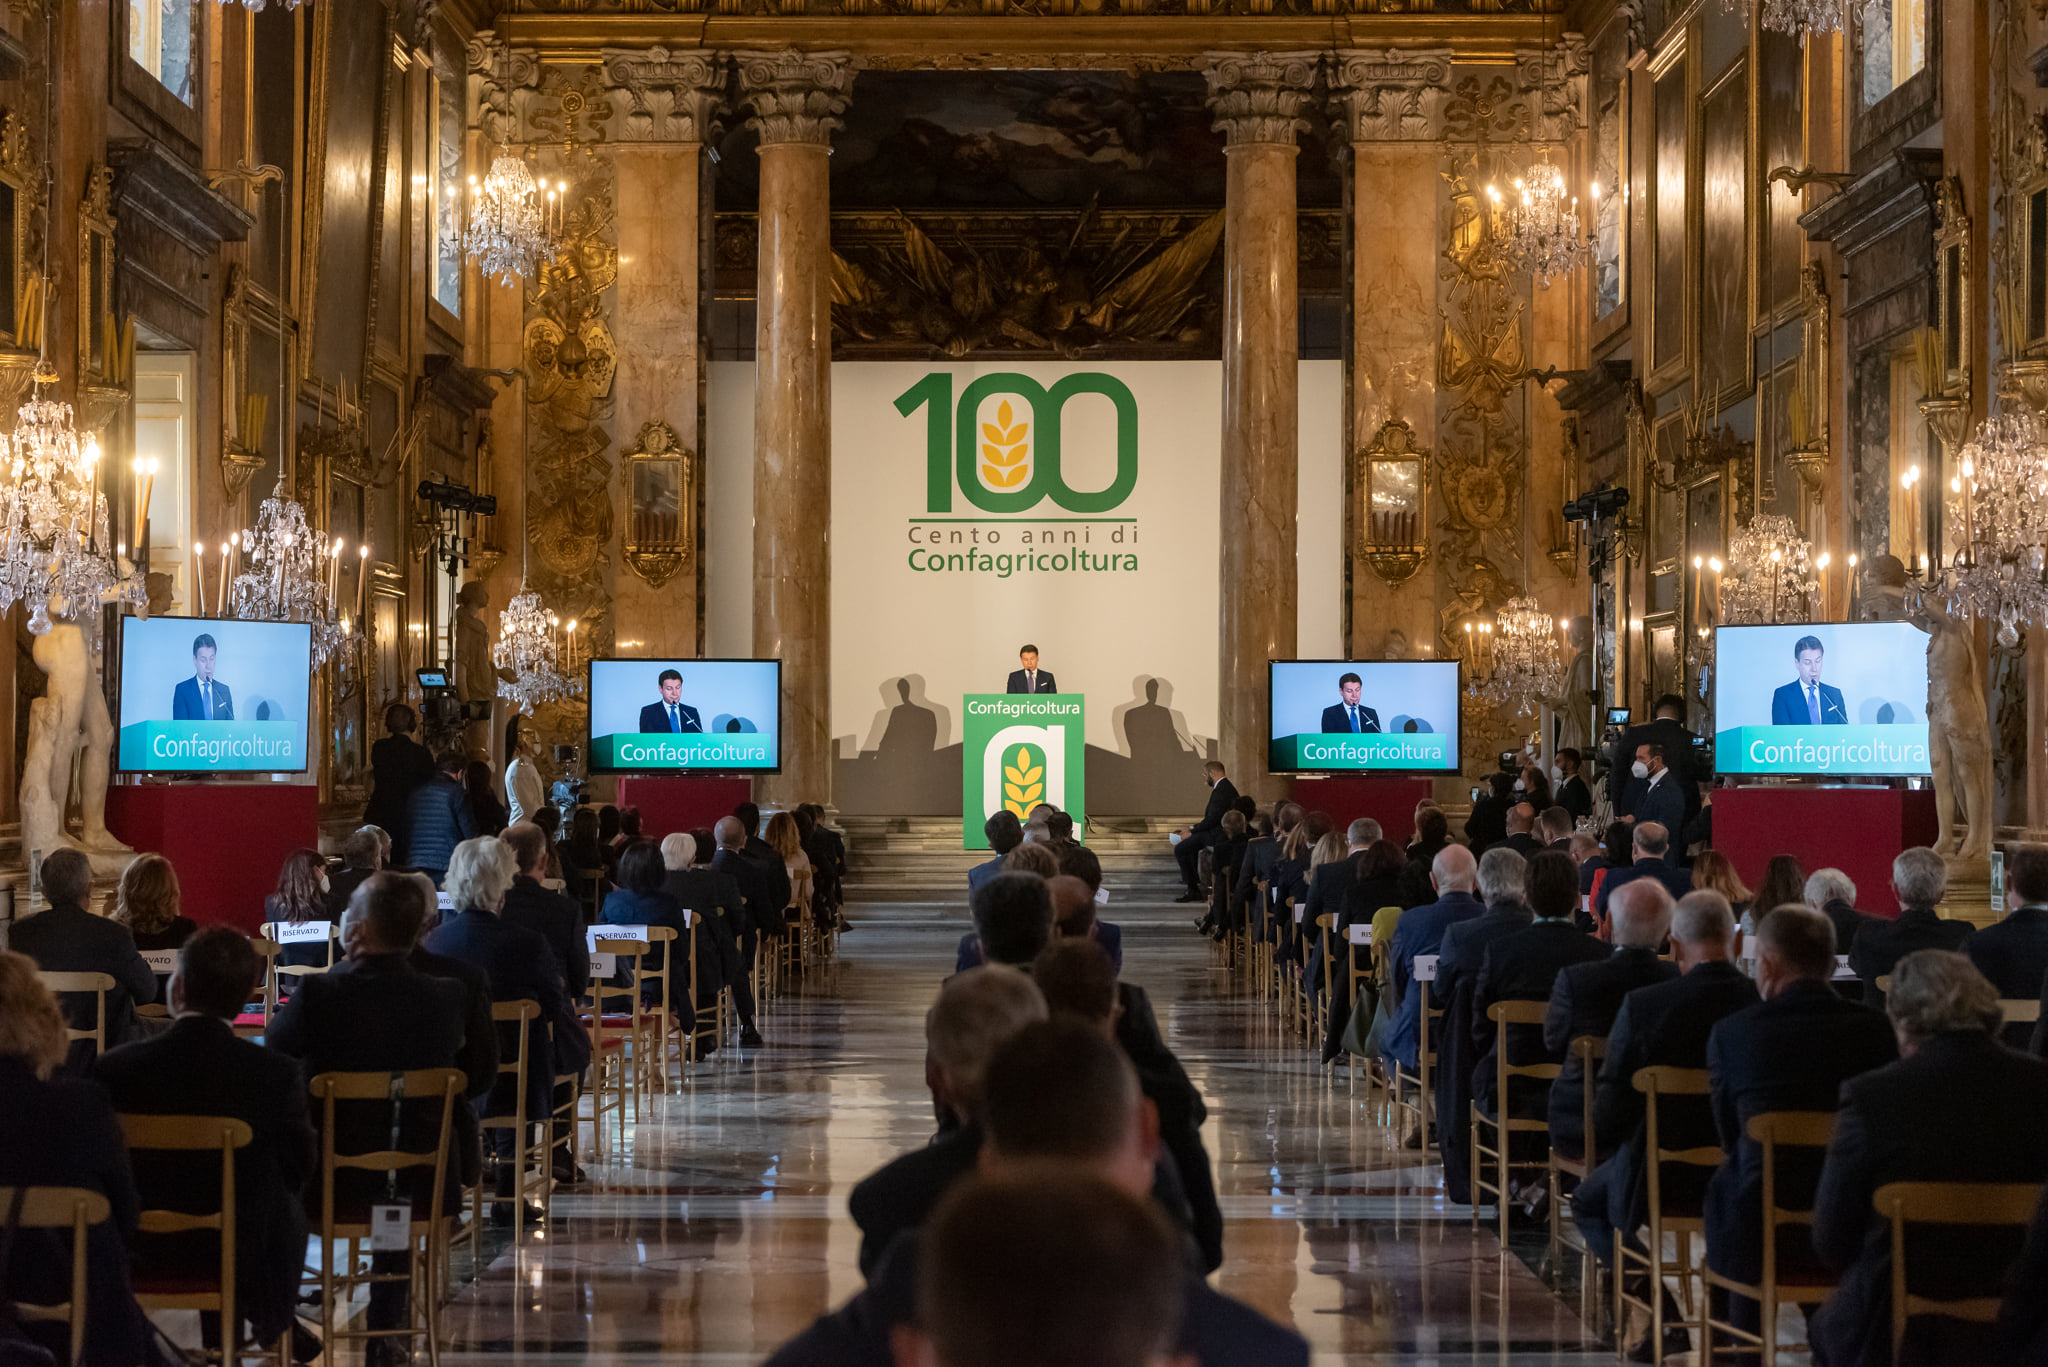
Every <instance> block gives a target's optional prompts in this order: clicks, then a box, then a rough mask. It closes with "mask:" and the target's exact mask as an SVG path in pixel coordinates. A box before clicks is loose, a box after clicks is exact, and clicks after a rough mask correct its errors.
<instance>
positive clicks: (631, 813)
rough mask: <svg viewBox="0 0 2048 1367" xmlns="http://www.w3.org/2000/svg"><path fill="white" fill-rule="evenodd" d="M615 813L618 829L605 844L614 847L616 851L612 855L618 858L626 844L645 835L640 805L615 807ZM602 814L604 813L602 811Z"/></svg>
mask: <svg viewBox="0 0 2048 1367" xmlns="http://www.w3.org/2000/svg"><path fill="white" fill-rule="evenodd" d="M613 814H614V816H615V818H616V823H617V829H616V830H614V831H613V832H612V835H611V838H610V839H608V840H606V841H605V844H607V845H609V846H610V847H611V848H612V850H613V851H614V854H613V856H612V857H613V858H614V859H617V858H618V857H619V855H620V854H622V853H624V851H625V848H626V846H628V845H630V844H632V843H633V842H634V841H635V840H640V839H643V838H644V837H643V836H642V834H641V828H640V809H639V808H638V807H618V808H614V809H613ZM600 815H602V814H601V813H600Z"/></svg>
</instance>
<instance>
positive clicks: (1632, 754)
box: [1607, 717, 1700, 840]
mask: <svg viewBox="0 0 2048 1367" xmlns="http://www.w3.org/2000/svg"><path fill="white" fill-rule="evenodd" d="M1692 742H1693V734H1692V732H1690V731H1688V730H1686V729H1685V727H1684V725H1683V724H1682V723H1680V722H1675V721H1672V720H1671V719H1670V718H1669V717H1663V718H1660V719H1658V720H1656V721H1652V722H1646V723H1644V724H1643V725H1641V726H1631V727H1630V728H1629V729H1628V730H1626V731H1624V732H1622V733H1621V739H1620V740H1618V741H1616V742H1615V743H1614V748H1613V749H1611V750H1609V751H1608V752H1607V765H1608V768H1607V805H1608V806H1610V807H1612V808H1614V810H1615V811H1616V812H1625V811H1627V810H1628V807H1627V806H1626V804H1624V803H1623V801H1622V797H1623V795H1624V794H1625V793H1626V792H1627V791H1628V785H1629V783H1630V782H1631V781H1632V780H1633V777H1634V776H1633V775H1632V774H1631V773H1630V772H1629V766H1630V765H1632V764H1634V763H1635V760H1636V748H1637V747H1638V746H1642V745H1651V744H1655V745H1661V746H1663V747H1664V764H1665V766H1666V767H1667V768H1669V769H1670V770H1671V776H1672V777H1673V778H1675V779H1677V780H1678V786H1679V788H1680V790H1681V791H1682V792H1683V793H1684V794H1685V815H1686V819H1687V820H1690V819H1691V818H1692V814H1693V813H1694V812H1697V811H1698V810H1699V809H1700V792H1699V780H1700V775H1698V774H1696V773H1694V772H1693V756H1692ZM1658 786H1660V787H1661V786H1662V785H1661V784H1660V785H1658ZM1671 836H1672V839H1674V840H1676V839H1677V838H1678V828H1677V827H1673V828H1672V832H1671Z"/></svg>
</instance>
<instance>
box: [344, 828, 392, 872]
mask: <svg viewBox="0 0 2048 1367" xmlns="http://www.w3.org/2000/svg"><path fill="white" fill-rule="evenodd" d="M383 834H384V833H383V832H382V831H380V830H378V829H377V828H376V827H374V826H364V827H362V828H361V829H360V830H354V831H351V832H349V836H348V839H346V840H344V841H342V842H341V862H342V863H343V864H346V865H347V866H348V867H349V868H351V869H354V870H356V871H357V872H359V873H375V872H376V871H377V870H378V869H381V868H383V867H384V841H383V840H382V839H381V838H380V837H382V836H383Z"/></svg>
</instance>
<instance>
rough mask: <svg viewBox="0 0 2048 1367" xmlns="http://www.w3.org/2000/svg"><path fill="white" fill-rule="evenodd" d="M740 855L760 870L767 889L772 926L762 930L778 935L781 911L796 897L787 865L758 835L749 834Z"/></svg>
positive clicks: (780, 929)
mask: <svg viewBox="0 0 2048 1367" xmlns="http://www.w3.org/2000/svg"><path fill="white" fill-rule="evenodd" d="M740 853H741V854H743V855H745V856H746V857H747V858H748V859H750V860H752V861H753V862H754V866H755V867H756V868H758V869H760V871H761V878H762V882H763V885H764V886H765V887H766V888H767V889H768V900H769V902H770V904H771V905H770V907H769V910H770V911H771V912H772V913H773V915H772V916H771V917H770V918H769V919H770V920H771V921H772V922H773V925H764V926H763V927H762V929H763V930H766V931H768V932H769V933H770V934H772V935H780V934H781V933H782V913H783V910H784V909H785V908H786V907H788V906H789V904H790V900H791V899H792V898H793V897H794V896H795V895H796V893H795V890H794V889H793V888H792V887H791V885H790V881H789V865H788V864H787V863H785V862H784V861H783V858H782V856H781V855H779V854H777V853H776V852H775V847H774V846H773V845H770V844H769V843H768V842H767V841H765V840H763V839H762V838H761V837H760V836H758V835H752V834H749V835H748V836H747V843H746V846H745V847H744V848H743V849H741V851H740Z"/></svg>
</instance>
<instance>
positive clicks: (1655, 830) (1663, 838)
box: [1635, 821, 1671, 859]
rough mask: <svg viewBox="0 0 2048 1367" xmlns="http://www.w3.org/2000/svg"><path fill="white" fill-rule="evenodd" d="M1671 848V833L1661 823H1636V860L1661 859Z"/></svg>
mask: <svg viewBox="0 0 2048 1367" xmlns="http://www.w3.org/2000/svg"><path fill="white" fill-rule="evenodd" d="M1670 848H1671V832H1670V831H1668V830H1666V829H1665V827H1664V823H1663V822H1661V821H1641V822H1638V823H1636V834H1635V854H1636V858H1638V859H1662V858H1663V857H1664V851H1666V850H1668V849H1670Z"/></svg>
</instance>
